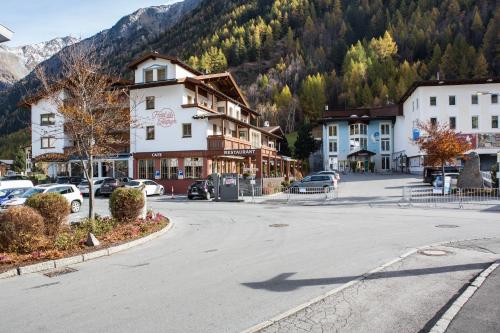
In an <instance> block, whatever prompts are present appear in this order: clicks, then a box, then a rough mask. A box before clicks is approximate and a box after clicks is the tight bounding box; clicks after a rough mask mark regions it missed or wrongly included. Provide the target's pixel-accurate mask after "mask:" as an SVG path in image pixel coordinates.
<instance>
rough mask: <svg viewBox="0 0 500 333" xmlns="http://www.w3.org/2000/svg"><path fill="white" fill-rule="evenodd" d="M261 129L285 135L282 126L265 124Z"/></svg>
mask: <svg viewBox="0 0 500 333" xmlns="http://www.w3.org/2000/svg"><path fill="white" fill-rule="evenodd" d="M259 128H260V129H261V130H263V131H266V132H268V133H272V134H276V135H279V136H281V137H283V138H284V137H285V133H284V132H283V130H282V129H281V126H264V127H259Z"/></svg>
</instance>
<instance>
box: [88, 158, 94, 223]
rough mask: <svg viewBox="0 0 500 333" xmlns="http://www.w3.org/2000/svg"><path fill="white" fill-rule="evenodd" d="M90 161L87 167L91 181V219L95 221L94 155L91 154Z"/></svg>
mask: <svg viewBox="0 0 500 333" xmlns="http://www.w3.org/2000/svg"><path fill="white" fill-rule="evenodd" d="M88 163H89V166H88V168H87V169H88V173H87V180H88V182H89V219H90V220H91V221H93V220H94V218H95V213H94V160H93V158H92V155H90V156H89V160H88Z"/></svg>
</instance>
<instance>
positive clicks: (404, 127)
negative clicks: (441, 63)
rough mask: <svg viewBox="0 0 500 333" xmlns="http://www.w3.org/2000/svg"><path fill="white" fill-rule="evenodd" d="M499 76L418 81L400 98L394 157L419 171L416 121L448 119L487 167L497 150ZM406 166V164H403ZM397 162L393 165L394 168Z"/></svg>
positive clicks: (499, 133)
mask: <svg viewBox="0 0 500 333" xmlns="http://www.w3.org/2000/svg"><path fill="white" fill-rule="evenodd" d="M499 95H500V78H489V79H469V80H433V81H417V82H415V83H414V84H413V85H412V87H411V88H410V89H409V90H408V91H407V92H406V94H405V95H404V96H403V98H402V99H401V102H400V103H401V105H400V107H402V115H401V116H398V117H397V118H396V123H395V126H394V138H395V140H394V153H393V160H394V161H396V162H397V161H401V160H403V159H402V158H401V157H406V158H405V160H406V161H407V163H408V164H409V165H408V166H407V167H409V171H410V172H411V173H421V172H422V171H423V168H424V156H423V154H422V152H421V151H419V149H418V147H417V145H416V144H415V141H414V140H415V139H416V138H417V137H418V136H419V135H420V133H419V130H418V128H417V123H418V121H422V122H425V121H433V122H434V121H435V122H439V123H448V124H449V125H450V127H451V128H453V129H455V130H456V131H457V132H458V133H460V135H464V136H465V137H466V138H467V140H468V141H469V142H470V143H471V144H472V147H473V149H472V150H471V151H475V152H477V153H478V154H479V157H480V162H481V169H482V170H484V171H489V170H490V169H491V166H492V165H493V164H494V163H496V160H497V157H496V156H497V153H498V152H499V151H500V128H499V118H500V102H499ZM405 167H406V166H405ZM397 168H398V166H397V165H396V169H397Z"/></svg>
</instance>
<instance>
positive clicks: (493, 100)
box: [491, 94, 498, 104]
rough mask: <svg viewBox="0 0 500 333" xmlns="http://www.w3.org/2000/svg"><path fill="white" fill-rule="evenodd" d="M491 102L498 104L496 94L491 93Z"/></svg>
mask: <svg viewBox="0 0 500 333" xmlns="http://www.w3.org/2000/svg"><path fill="white" fill-rule="evenodd" d="M491 104H498V94H493V95H491Z"/></svg>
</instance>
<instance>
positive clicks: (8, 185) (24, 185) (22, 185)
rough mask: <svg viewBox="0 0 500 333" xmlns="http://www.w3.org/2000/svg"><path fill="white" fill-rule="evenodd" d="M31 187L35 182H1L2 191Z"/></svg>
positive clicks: (0, 188)
mask: <svg viewBox="0 0 500 333" xmlns="http://www.w3.org/2000/svg"><path fill="white" fill-rule="evenodd" d="M31 187H33V182H32V181H31V180H4V179H2V180H0V190H7V189H11V188H31Z"/></svg>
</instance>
